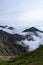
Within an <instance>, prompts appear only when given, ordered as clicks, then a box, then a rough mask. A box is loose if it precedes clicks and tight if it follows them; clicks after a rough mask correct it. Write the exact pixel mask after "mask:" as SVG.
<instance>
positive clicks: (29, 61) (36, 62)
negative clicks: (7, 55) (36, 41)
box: [0, 46, 43, 65]
mask: <svg viewBox="0 0 43 65" xmlns="http://www.w3.org/2000/svg"><path fill="white" fill-rule="evenodd" d="M0 65H43V46H40V47H39V48H38V49H36V50H34V51H31V52H26V53H25V54H22V55H20V56H18V57H15V58H12V59H11V60H9V61H0Z"/></svg>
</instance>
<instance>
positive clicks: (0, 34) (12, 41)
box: [0, 30, 26, 55]
mask: <svg viewBox="0 0 43 65" xmlns="http://www.w3.org/2000/svg"><path fill="white" fill-rule="evenodd" d="M21 39H22V37H21V36H20V35H16V34H15V35H11V34H9V33H7V32H5V31H3V30H0V55H19V54H21V53H24V52H26V48H24V47H23V46H21V45H19V44H17V43H16V41H17V40H21Z"/></svg>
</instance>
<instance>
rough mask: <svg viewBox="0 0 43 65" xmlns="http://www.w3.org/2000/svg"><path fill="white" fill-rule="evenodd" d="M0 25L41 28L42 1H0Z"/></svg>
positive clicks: (42, 19)
mask: <svg viewBox="0 0 43 65" xmlns="http://www.w3.org/2000/svg"><path fill="white" fill-rule="evenodd" d="M0 25H11V26H13V27H14V26H15V27H18V26H21V27H22V26H23V27H27V26H39V27H40V26H43V0H0Z"/></svg>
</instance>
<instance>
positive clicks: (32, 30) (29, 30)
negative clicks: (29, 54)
mask: <svg viewBox="0 0 43 65" xmlns="http://www.w3.org/2000/svg"><path fill="white" fill-rule="evenodd" d="M36 31H39V32H42V33H43V31H40V30H38V29H37V28H35V27H31V28H29V29H25V30H24V31H23V32H36Z"/></svg>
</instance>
